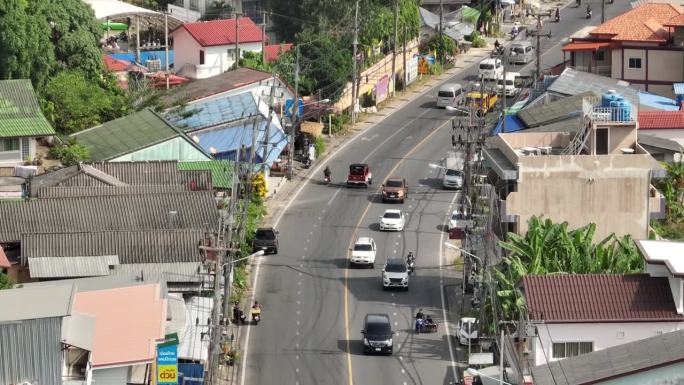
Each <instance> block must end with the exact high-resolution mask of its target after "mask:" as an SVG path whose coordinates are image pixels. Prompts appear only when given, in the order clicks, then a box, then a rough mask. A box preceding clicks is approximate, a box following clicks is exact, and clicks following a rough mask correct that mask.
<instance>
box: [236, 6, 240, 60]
mask: <svg viewBox="0 0 684 385" xmlns="http://www.w3.org/2000/svg"><path fill="white" fill-rule="evenodd" d="M237 1H240V0H237ZM239 67H240V13H239V12H235V69H238V68H239Z"/></svg>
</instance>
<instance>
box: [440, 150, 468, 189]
mask: <svg viewBox="0 0 684 385" xmlns="http://www.w3.org/2000/svg"><path fill="white" fill-rule="evenodd" d="M464 158H465V157H464V155H463V153H462V152H456V151H449V152H447V156H446V158H444V176H443V177H442V186H443V187H444V188H446V189H451V188H455V189H458V190H460V189H462V188H463V179H464V176H465V175H464V174H463V165H464V163H465V160H464Z"/></svg>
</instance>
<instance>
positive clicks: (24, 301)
mask: <svg viewBox="0 0 684 385" xmlns="http://www.w3.org/2000/svg"><path fill="white" fill-rule="evenodd" d="M75 292H76V289H75V288H74V286H73V285H60V286H46V287H32V288H22V289H7V290H0V309H2V311H1V312H0V322H5V321H21V320H28V319H37V318H50V317H64V316H68V315H70V314H71V306H72V305H73V303H74V293H75ZM0 356H1V355H0Z"/></svg>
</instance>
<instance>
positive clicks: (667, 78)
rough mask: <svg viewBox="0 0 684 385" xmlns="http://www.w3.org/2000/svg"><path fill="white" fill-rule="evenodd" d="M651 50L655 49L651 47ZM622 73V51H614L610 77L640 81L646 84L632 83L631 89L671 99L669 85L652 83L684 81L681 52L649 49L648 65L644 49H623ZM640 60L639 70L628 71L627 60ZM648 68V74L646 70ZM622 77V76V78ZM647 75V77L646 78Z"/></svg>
mask: <svg viewBox="0 0 684 385" xmlns="http://www.w3.org/2000/svg"><path fill="white" fill-rule="evenodd" d="M652 48H656V47H655V46H653V47H652ZM624 55H625V56H624V71H623V63H622V49H621V48H618V49H614V50H613V53H612V65H611V77H613V78H615V79H625V80H627V81H630V80H632V81H634V80H640V81H643V82H646V80H647V79H648V83H649V84H648V87H647V86H646V84H641V83H637V82H632V84H631V85H632V87H634V88H638V89H640V90H642V91H648V92H651V93H654V94H658V95H662V96H665V97H669V98H673V97H674V91H673V89H672V85H671V84H653V82H668V83H669V82H679V81H684V80H682V79H683V76H684V75H683V74H682V68H683V67H684V55H682V51H681V50H675V51H667V50H656V49H650V50H649V51H648V65H647V62H646V50H645V49H644V48H635V47H632V48H624ZM630 57H633V58H636V57H638V58H641V69H629V58H630ZM647 68H648V73H646V69H647ZM623 75H624V76H623ZM647 75H648V76H647Z"/></svg>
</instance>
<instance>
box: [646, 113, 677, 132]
mask: <svg viewBox="0 0 684 385" xmlns="http://www.w3.org/2000/svg"><path fill="white" fill-rule="evenodd" d="M638 121H639V129H640V130H663V129H680V130H684V111H645V112H639V118H638Z"/></svg>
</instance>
